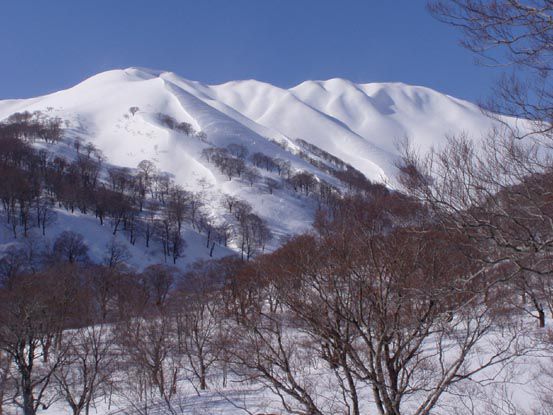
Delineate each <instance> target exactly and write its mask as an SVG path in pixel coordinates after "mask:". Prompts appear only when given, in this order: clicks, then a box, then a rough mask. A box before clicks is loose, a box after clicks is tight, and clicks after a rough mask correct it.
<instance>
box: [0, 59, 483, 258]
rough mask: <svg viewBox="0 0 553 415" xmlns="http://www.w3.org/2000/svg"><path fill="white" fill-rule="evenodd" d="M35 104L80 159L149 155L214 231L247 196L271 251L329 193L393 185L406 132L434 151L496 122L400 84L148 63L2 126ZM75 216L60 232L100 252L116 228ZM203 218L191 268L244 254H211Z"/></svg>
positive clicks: (188, 235) (191, 232) (21, 106)
mask: <svg viewBox="0 0 553 415" xmlns="http://www.w3.org/2000/svg"><path fill="white" fill-rule="evenodd" d="M37 111H38V112H39V113H40V114H43V115H44V116H45V117H47V118H59V119H60V120H61V121H62V127H63V140H62V142H61V143H58V144H55V145H44V144H36V143H35V144H34V145H35V146H38V147H41V148H42V147H47V148H48V150H49V151H51V152H53V153H54V154H59V155H63V156H64V157H67V158H69V159H75V158H76V157H77V153H78V151H75V148H77V147H76V146H75V143H76V142H78V143H81V144H82V145H83V146H84V145H85V144H86V143H92V144H93V146H94V148H95V149H97V150H99V153H101V157H102V163H103V165H104V167H105V169H106V171H107V169H109V168H112V167H122V168H129V169H131V170H129V171H130V172H131V173H132V172H136V167H137V166H138V164H139V163H140V162H141V161H143V160H148V161H151V162H153V163H154V165H155V167H156V169H157V170H158V171H159V172H164V173H168V174H169V175H170V177H171V178H172V179H173V181H174V183H175V184H177V185H180V186H182V188H183V189H184V190H185V191H188V192H192V193H193V194H195V195H196V196H197V198H198V199H199V200H201V204H202V214H203V217H204V218H208V219H209V222H210V223H211V224H212V225H213V226H218V225H221V224H222V223H224V222H225V221H226V222H232V221H233V219H232V215H231V213H232V212H231V210H232V209H231V208H229V209H227V208H225V203H224V200H223V199H224V197H226V196H225V195H230V196H233V197H235V198H236V199H239V200H244V201H246V202H247V203H249V204H250V205H251V207H252V212H254V213H255V214H256V215H258V216H259V217H260V218H261V219H263V220H264V221H265V222H266V224H267V226H268V228H269V229H270V231H271V234H272V235H271V238H270V239H269V240H268V241H266V243H267V249H269V250H270V249H273V248H274V247H276V246H278V245H279V244H280V241H281V240H282V238H287V237H289V236H290V235H293V234H296V233H299V232H302V231H305V230H307V229H310V227H311V223H312V221H313V215H314V212H315V210H316V209H317V207H318V206H320V203H321V199H322V198H323V197H324V195H323V194H324V192H323V190H324V191H325V192H327V193H328V192H334V193H336V194H339V193H343V192H347V191H349V190H350V189H351V188H352V183H354V182H355V183H358V182H359V180H361V181H366V182H367V183H383V184H385V185H386V186H388V187H389V188H394V187H395V186H396V172H397V167H396V165H397V162H398V160H399V157H398V149H397V142H398V141H399V140H401V139H403V138H404V137H408V138H409V139H410V141H411V142H412V143H413V144H414V146H415V148H417V149H419V150H421V151H427V150H428V149H429V148H431V147H432V146H439V145H440V143H443V142H444V141H445V137H446V136H447V135H454V134H459V133H461V132H467V133H468V134H469V135H470V136H471V137H476V138H477V137H480V136H482V135H483V134H485V132H486V131H488V130H489V129H490V128H491V127H492V126H493V124H492V122H491V121H490V119H489V118H487V117H486V116H485V115H483V114H482V113H481V111H480V109H479V108H478V107H477V106H476V105H474V104H471V103H468V102H465V101H462V100H458V99H455V98H453V97H450V96H447V95H443V94H440V93H438V92H436V91H433V90H430V89H428V88H423V87H416V86H409V85H405V84H401V83H386V84H374V83H373V84H354V83H352V82H350V81H347V80H344V79H331V80H328V81H306V82H304V83H302V84H300V85H297V86H295V87H293V88H290V89H282V88H279V87H276V86H273V85H270V84H266V83H262V82H258V81H253V80H248V81H233V82H229V83H225V84H221V85H203V84H201V83H199V82H194V81H189V80H186V79H184V78H181V77H179V76H177V75H176V74H173V73H168V72H162V71H154V70H150V69H139V68H128V69H124V70H113V71H108V72H104V73H101V74H98V75H96V76H93V77H91V78H89V79H87V80H85V81H83V82H82V83H80V84H78V85H76V86H74V87H73V88H70V89H67V90H64V91H59V92H56V93H54V94H50V95H46V96H42V97H37V98H32V99H25V100H7V101H0V121H1V120H6V119H8V117H9V116H10V115H12V114H14V113H24V112H29V113H35V112H37ZM229 146H230V147H229ZM218 148H225V149H227V148H228V149H229V150H228V151H227V150H225V151H226V152H227V155H228V156H229V157H231V158H233V159H239V160H243V162H240V163H242V164H241V166H242V167H240V166H238V169H239V170H238V171H235V172H233V171H231V170H229V169H231V168H230V167H228V166H227V167H225V166H224V165H223V164H224V163H226V162H227V161H228V160H227V159H226V158H225V159H224V160H223V161H219V162H217V159H216V157H215V158H211V159H209V160H208V158H209V157H206V149H211V151H212V153H213V150H214V149H215V150H216V149H218ZM244 149H245V151H244ZM208 151H209V150H208ZM240 153H243V154H240ZM212 156H217V154H215V153H213V154H212ZM225 157H227V156H225ZM233 168H235V167H233ZM241 169H244V171H241ZM300 173H307V175H304V176H300ZM363 175H364V176H365V177H363ZM365 178H366V179H365ZM367 179H368V181H367ZM104 180H108V178H107V174H106V173H104ZM302 180H304V181H305V180H307V182H306V183H304V182H302ZM309 181H312V182H313V183H312V185H311V188H310V187H309ZM304 185H306V186H304ZM364 185H366V183H365V184H364ZM353 186H354V187H355V186H357V185H353ZM75 215H76V214H75V213H74V212H73V214H68V212H67V211H64V210H60V211H59V212H58V221H57V225H55V226H53V233H54V234H56V233H57V232H59V231H61V230H63V229H74V228H80V231H81V232H83V233H84V234H85V239H87V240H88V241H89V242H88V243H89V244H90V245H92V246H91V248H92V249H91V251H93V252H92V256H93V257H94V258H96V259H98V258H99V257H100V256H101V253H100V252H101V251H102V249H103V247H104V246H105V245H106V244H107V243H109V240H110V238H111V232H109V231H108V230H107V229H106V232H103V230H102V229H101V228H100V229H97V228H96V227H95V226H94V225H93V220H92V219H91V218H84V219H83V220H82V221H81V220H80V219H78V217H76V216H75ZM89 222H92V223H91V224H89ZM76 224H82V226H80V225H76ZM196 225H198V224H196V223H189V224H187V226H186V227H185V237H184V238H185V241H186V242H187V246H188V247H187V249H186V252H185V254H184V255H185V257H186V260H184V261H182V260H181V261H180V263H181V264H185V263H187V262H189V261H191V260H193V259H196V258H200V257H205V256H206V255H207V254H209V253H210V251H211V254H212V255H215V256H224V255H227V254H228V253H230V252H231V250H238V248H239V241H238V238H237V237H236V236H234V237H233V238H232V239H233V241H230V243H229V248H230V249H231V250H229V249H228V248H226V247H224V246H219V245H217V247H216V248H211V249H210V247H209V242H208V243H207V244H206V247H205V248H203V247H202V246H203V245H204V241H205V236H203V235H202V230H201V229H200V228H201V227H200V226H196ZM210 226H211V225H210ZM105 227H106V226H104V228H105ZM4 234H5V235H4V236H3V238H2V240H3V241H4V242H6V243H11V238H10V236H9V232H4ZM100 241H101V242H100ZM97 245H99V246H97ZM263 245H264V246H263V247H262V249H263V250H264V249H265V243H264V244H263ZM140 246H141V244H140V243H137V244H136V245H133V246H129V249H130V250H131V251H132V254H133V257H135V258H137V257H138V258H141V259H140V260H136V259H135V264H136V265H137V266H143V265H145V264H146V263H151V262H156V261H159V255H158V252H155V249H154V250H153V251H152V249H149V250H147V251H143V250H142V249H141V248H139V247H140ZM258 250H259V249H258ZM94 252H96V253H94Z"/></svg>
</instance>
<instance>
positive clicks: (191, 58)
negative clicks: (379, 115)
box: [0, 0, 496, 101]
mask: <svg viewBox="0 0 553 415" xmlns="http://www.w3.org/2000/svg"><path fill="white" fill-rule="evenodd" d="M458 36H459V34H458V33H457V32H456V31H455V30H454V29H453V28H451V27H448V26H445V25H443V24H441V23H439V22H437V21H435V20H434V19H433V18H432V17H431V16H430V15H429V14H428V13H427V12H426V10H425V1H424V0H336V1H328V0H195V1H192V0H149V1H143V0H133V1H125V0H51V1H46V0H5V1H3V2H2V5H1V8H0V51H1V56H2V58H1V60H0V99H5V98H23V97H31V96H36V95H40V94H45V93H49V92H52V91H56V90H59V89H62V88H67V87H70V86H72V85H74V84H76V83H77V82H80V81H81V80H83V79H85V78H87V77H89V76H91V75H94V74H95V73H98V72H101V71H104V70H108V69H113V68H125V67H128V66H145V67H151V68H156V69H165V70H169V71H173V72H176V73H178V74H179V75H181V76H183V77H185V78H188V79H193V80H198V81H201V82H207V83H220V82H225V81H229V80H234V79H250V78H253V79H258V80H261V81H266V82H270V83H273V84H276V85H279V86H283V87H290V86H293V85H295V84H297V83H299V82H301V81H303V80H306V79H328V78H333V77H343V78H348V79H351V80H353V81H356V82H377V81H401V82H406V83H410V84H416V85H424V86H428V87H431V88H434V89H437V90H439V91H442V92H446V93H449V94H451V95H455V96H458V97H461V98H465V99H469V100H472V101H477V100H479V99H480V98H482V99H483V98H485V97H486V96H487V95H488V94H489V93H490V87H491V85H492V83H493V79H494V76H495V75H496V74H494V73H493V71H491V70H490V69H486V68H482V67H479V66H476V65H475V64H474V63H473V57H472V56H471V54H470V53H469V52H467V51H465V50H463V49H462V48H461V47H460V46H459V45H458Z"/></svg>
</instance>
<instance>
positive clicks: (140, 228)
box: [0, 113, 270, 263]
mask: <svg viewBox="0 0 553 415" xmlns="http://www.w3.org/2000/svg"><path fill="white" fill-rule="evenodd" d="M37 117H38V116H37V115H35V114H28V113H23V114H14V115H13V116H11V117H10V118H9V119H8V120H7V121H6V122H5V123H4V124H2V126H1V128H0V174H1V175H2V178H3V183H2V186H0V200H1V201H2V210H3V213H4V219H5V221H6V223H7V224H8V226H9V228H10V230H11V232H12V234H13V237H14V238H17V237H18V236H20V235H22V236H24V237H27V236H28V233H29V230H30V229H31V228H32V227H38V228H40V229H41V231H42V233H43V235H45V234H46V232H47V228H48V227H49V226H50V225H51V224H52V223H53V222H54V221H55V220H56V209H59V208H62V209H66V210H68V211H70V212H71V213H74V212H75V211H79V212H80V213H82V214H94V215H95V217H96V218H97V219H98V221H99V224H100V225H102V226H107V225H109V226H110V227H111V231H112V233H113V235H117V234H118V233H120V232H121V233H124V234H125V235H126V237H127V238H128V241H129V242H130V243H131V244H132V245H134V244H136V243H137V241H139V240H141V241H142V242H143V243H144V244H145V246H146V247H150V244H151V243H152V241H155V242H156V243H158V242H159V244H160V247H161V249H162V251H163V255H164V258H165V259H166V260H167V259H171V260H172V261H173V263H176V261H177V260H178V258H180V257H181V256H182V255H183V253H184V248H185V241H184V239H183V238H182V231H183V225H184V224H187V225H189V226H191V227H192V228H194V229H196V230H197V231H199V232H203V233H205V235H206V237H207V243H206V248H207V249H209V252H210V255H212V254H213V251H214V249H215V244H219V245H224V246H227V244H228V243H229V242H231V241H233V240H236V242H237V244H238V245H239V246H240V247H242V249H243V251H242V252H243V255H245V256H246V257H247V258H250V257H251V256H252V255H253V254H254V252H257V251H261V250H263V249H264V246H265V244H266V242H267V241H268V240H269V239H270V232H269V231H268V228H267V226H266V225H265V222H264V221H263V220H262V219H261V218H259V217H258V216H257V215H255V214H254V213H253V212H252V209H251V206H249V205H248V207H249V211H248V212H247V215H242V216H239V217H238V216H236V215H234V216H235V217H236V219H235V220H232V221H230V222H228V223H227V222H224V221H217V220H215V219H214V218H212V217H210V216H209V215H208V214H206V213H205V212H204V209H203V206H204V203H205V202H204V199H203V196H202V195H201V194H200V193H196V192H191V191H187V190H184V189H183V188H182V187H180V186H179V185H177V184H175V183H174V181H173V180H172V179H171V178H170V176H169V175H167V174H164V173H162V172H159V171H158V170H157V169H156V167H155V165H154V164H153V163H152V162H150V161H147V160H144V161H142V162H140V163H139V164H138V166H137V168H136V169H128V168H120V167H111V166H109V165H107V164H106V163H105V160H104V157H103V156H102V154H101V152H100V151H99V150H98V149H96V148H95V147H94V145H93V144H91V143H87V144H83V143H81V142H80V141H79V140H75V142H74V143H73V150H74V153H75V155H74V157H72V158H65V157H62V156H60V155H58V154H54V153H51V152H49V151H47V150H45V149H40V150H39V149H36V148H35V147H33V146H32V142H33V141H35V140H38V139H43V140H45V141H46V142H52V141H55V142H59V141H60V140H61V138H60V137H61V134H62V133H61V132H60V131H59V127H60V123H59V120H56V121H55V122H54V121H52V120H49V119H47V118H45V119H43V118H37ZM37 119H38V120H39V121H36V120H37ZM35 122H36V123H40V125H41V127H40V128H39V127H36V126H35V124H34V123H35ZM52 125H56V127H55V128H54V127H51V126H52ZM179 128H180V127H179ZM46 132H48V134H46ZM45 137H46V138H45ZM244 203H245V202H244ZM231 218H232V216H231Z"/></svg>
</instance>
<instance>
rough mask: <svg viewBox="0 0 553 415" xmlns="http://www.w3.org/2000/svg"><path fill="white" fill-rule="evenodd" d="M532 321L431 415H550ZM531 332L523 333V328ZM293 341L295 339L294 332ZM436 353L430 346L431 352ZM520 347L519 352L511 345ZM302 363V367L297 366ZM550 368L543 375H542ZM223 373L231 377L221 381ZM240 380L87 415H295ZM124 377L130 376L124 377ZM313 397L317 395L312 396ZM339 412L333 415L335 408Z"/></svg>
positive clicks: (318, 386) (328, 392) (365, 397)
mask: <svg viewBox="0 0 553 415" xmlns="http://www.w3.org/2000/svg"><path fill="white" fill-rule="evenodd" d="M534 323H535V322H534V321H525V322H524V323H523V324H522V326H520V327H519V328H518V329H517V330H520V331H519V333H520V337H519V338H518V340H517V342H518V343H519V346H522V345H523V344H524V346H525V347H526V349H525V351H524V352H523V353H521V354H520V355H519V356H516V357H514V358H513V359H511V360H509V361H508V362H505V363H504V364H498V365H494V366H493V367H490V368H489V369H488V370H486V371H484V372H481V373H479V374H478V375H476V376H474V377H473V378H470V379H468V380H466V381H464V382H462V383H460V384H458V385H457V386H455V387H453V388H451V389H450V390H449V391H448V392H447V393H446V394H445V395H444V396H443V397H442V398H441V400H440V403H439V404H438V405H437V407H436V408H435V409H434V410H433V411H432V412H431V413H432V414H440V415H449V414H456V415H469V414H494V415H500V414H504V415H507V414H510V415H515V414H517V415H522V414H523V415H530V414H550V413H551V412H550V410H551V407H550V406H548V405H550V400H549V398H548V391H549V390H550V384H551V382H552V381H553V377H552V374H551V373H550V372H549V371H547V370H546V369H545V368H546V366H550V365H551V362H552V359H553V356H552V355H551V354H550V351H549V352H547V351H546V350H545V349H543V348H542V347H540V344H541V343H540V341H539V340H540V337H541V336H543V335H544V334H545V333H547V331H548V330H550V327H547V328H546V329H539V330H538V329H533V328H529V327H530V326H533V325H534ZM524 326H526V327H524ZM290 334H291V335H293V336H296V335H297V334H294V333H290ZM504 334H505V333H501V335H500V332H499V331H497V332H494V333H491V334H489V335H488V338H487V340H486V341H485V342H483V343H482V344H481V346H480V347H478V349H477V350H476V351H475V354H474V356H473V357H472V359H471V361H469V362H467V366H471V365H474V364H481V363H482V361H485V360H486V359H487V358H489V356H490V354H491V353H493V351H494V350H495V348H496V347H498V344H499V343H500V340H499V339H500V338H501V336H502V335H504ZM429 347H432V346H429ZM513 347H517V346H513ZM304 358H305V362H304V364H303V365H301V364H300V365H298V366H297V367H296V372H295V376H298V379H301V380H302V381H303V382H305V384H307V385H311V386H310V388H309V391H310V393H311V394H312V396H314V397H315V399H316V401H317V403H318V405H319V407H320V408H321V409H323V410H324V413H325V414H336V415H341V414H345V413H347V412H344V408H343V406H342V398H343V396H341V394H340V391H339V387H338V384H337V383H336V382H337V380H336V378H335V377H334V376H333V375H332V374H331V373H330V371H328V370H327V369H325V364H324V363H323V362H320V361H319V362H318V363H317V359H316V358H313V356H304ZM300 363H301V362H300ZM544 370H545V372H544ZM223 373H226V375H223ZM241 375H243V374H237V373H235V374H232V370H228V368H225V367H224V366H221V365H218V366H216V367H214V368H213V370H212V374H211V375H210V376H208V379H207V382H208V385H209V388H208V390H204V391H201V390H199V388H198V387H197V386H198V385H197V383H196V380H195V379H194V378H193V376H192V375H190V377H186V376H185V377H183V378H181V379H180V381H179V383H178V385H179V387H178V388H179V391H178V393H177V395H176V396H175V397H173V398H171V400H170V406H168V404H167V402H166V401H164V400H162V399H160V398H159V397H156V396H155V395H151V396H150V397H148V398H146V399H145V400H141V401H139V400H138V399H137V396H138V395H136V391H134V390H131V389H127V390H118V391H114V392H113V394H112V395H109V396H106V397H104V398H102V399H99V400H98V401H96V402H95V404H94V405H93V406H92V407H91V408H90V414H99V415H147V414H150V415H161V414H178V415H248V414H282V415H284V414H293V413H294V414H295V413H301V414H303V413H304V412H301V410H300V409H298V410H299V411H300V412H290V411H287V410H285V409H284V408H283V405H282V400H281V397H280V396H279V395H278V394H276V393H273V392H272V389H271V388H270V387H268V385H267V384H265V383H263V382H256V381H251V380H248V381H244V378H243V377H241ZM124 376H126V375H124ZM315 391H316V392H315ZM359 391H360V392H361V393H360V397H361V401H362V402H363V403H362V405H361V408H360V409H361V412H362V413H367V414H370V413H376V408H375V407H374V406H373V405H372V404H371V402H373V399H372V394H371V391H370V390H369V388H360V389H359ZM284 399H285V400H286V402H287V403H288V404H290V403H292V406H293V400H290V399H289V397H286V396H284ZM410 401H412V402H416V401H417V396H413V397H412V399H408V400H407V402H406V404H405V405H404V406H403V407H402V413H406V414H408V413H411V412H410V411H409V410H408V408H409V407H410V404H409V402H410ZM333 408H334V409H333ZM5 410H7V412H6V413H7V414H14V415H15V414H21V413H22V412H21V411H20V410H19V409H15V408H11V407H9V406H7V407H5ZM68 411H69V408H68V407H67V405H66V404H65V403H64V402H63V401H62V400H60V401H56V402H54V403H53V404H52V405H51V406H50V407H49V408H48V409H47V410H39V411H38V413H40V414H45V415H61V414H67V413H69V412H68Z"/></svg>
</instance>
